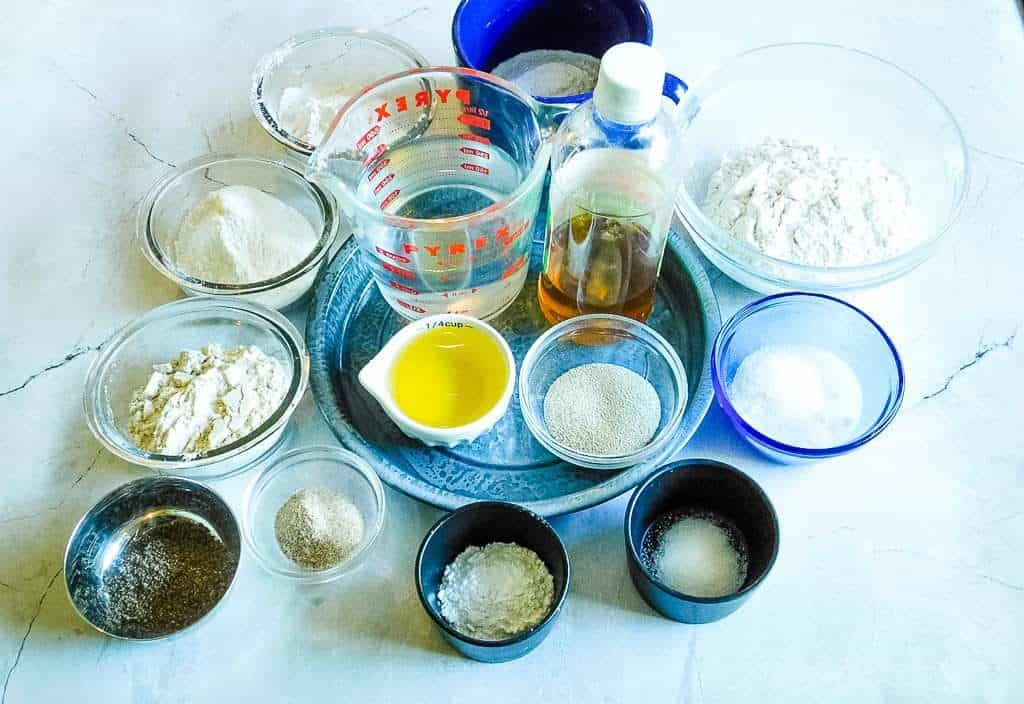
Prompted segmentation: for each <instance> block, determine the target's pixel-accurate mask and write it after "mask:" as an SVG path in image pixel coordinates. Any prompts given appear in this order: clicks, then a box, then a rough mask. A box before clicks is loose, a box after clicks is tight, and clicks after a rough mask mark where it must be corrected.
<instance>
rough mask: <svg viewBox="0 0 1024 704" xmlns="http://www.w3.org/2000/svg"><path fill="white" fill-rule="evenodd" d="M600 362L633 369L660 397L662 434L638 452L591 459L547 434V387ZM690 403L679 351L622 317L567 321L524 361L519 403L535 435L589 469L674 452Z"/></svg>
mask: <svg viewBox="0 0 1024 704" xmlns="http://www.w3.org/2000/svg"><path fill="white" fill-rule="evenodd" d="M597 362H600V363H606V364H617V365H619V366H621V367H625V368H626V369H630V370H632V371H634V372H636V373H637V374H639V375H640V376H642V377H644V378H645V379H646V380H647V381H649V382H650V383H651V385H652V386H653V387H654V388H655V390H656V391H657V392H658V398H659V399H660V400H661V420H660V421H659V423H658V429H657V431H655V433H654V437H652V438H651V440H650V441H649V442H648V443H647V444H646V445H644V446H643V447H642V448H640V449H639V450H637V451H636V452H633V453H630V454H628V455H607V456H598V455H587V454H583V453H580V452H577V451H576V450H573V449H572V448H570V447H567V446H565V445H563V444H561V443H560V442H558V441H557V440H555V438H554V437H552V435H551V433H549V432H548V428H547V423H546V422H545V421H544V397H545V395H546V394H547V391H548V388H549V387H550V386H551V384H552V383H553V382H554V381H555V380H556V379H557V378H558V377H560V376H561V375H562V374H564V373H565V372H567V371H569V370H570V369H572V368H574V367H578V366H580V365H581V364H591V363H597ZM686 399H687V384H686V370H685V369H684V368H683V363H682V362H681V361H680V360H679V355H678V354H677V353H676V351H675V350H674V349H672V346H671V345H670V344H669V343H668V341H667V340H666V339H665V338H664V337H662V336H661V335H659V334H658V333H656V332H655V331H654V330H652V329H651V328H649V327H648V326H647V325H644V324H643V323H640V322H638V321H636V320H633V319H631V318H626V317H623V316H621V315H608V314H593V315H580V316H577V317H575V318H570V319H568V320H565V321H562V322H561V323H559V324H558V325H555V326H554V327H552V328H551V329H549V330H548V331H547V332H545V333H544V334H543V335H541V336H540V337H538V338H537V340H536V341H535V342H534V343H533V345H532V346H531V347H530V349H529V351H527V353H526V356H525V357H524V358H523V363H522V367H521V370H520V372H519V403H520V406H521V408H522V411H523V418H524V419H525V420H526V425H527V427H528V428H529V429H530V432H531V433H533V436H534V437H535V438H537V441H538V442H539V443H540V444H541V445H543V446H544V447H546V448H547V449H548V451H550V452H551V453H552V454H554V455H556V456H558V457H560V458H562V459H563V460H565V461H566V462H570V463H572V464H575V465H578V466H580V467H588V468H590V469H605V470H611V469H622V468H623V467H630V466H632V465H636V464H640V463H642V462H648V461H654V460H655V459H658V458H661V456H662V455H663V454H665V453H667V452H668V451H671V450H672V449H673V448H672V447H671V445H670V440H671V439H672V437H673V436H674V435H675V433H676V431H677V430H678V429H679V424H680V422H681V421H682V418H683V412H684V411H685V410H686Z"/></svg>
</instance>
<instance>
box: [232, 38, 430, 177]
mask: <svg viewBox="0 0 1024 704" xmlns="http://www.w3.org/2000/svg"><path fill="white" fill-rule="evenodd" d="M426 66H429V64H428V63H427V60H426V59H425V58H424V57H423V56H422V55H420V53H419V52H417V51H416V50H415V49H413V48H412V47H411V46H409V45H408V44H406V43H404V42H402V41H399V40H398V39H395V38H394V37H392V36H389V35H387V34H383V33H380V32H373V31H370V30H367V29H359V28H355V27H328V28H325V29H318V30H315V31H312V32H306V33H303V34H297V35H295V36H294V37H291V38H289V39H287V40H286V41H285V42H283V43H282V44H281V45H280V46H278V47H276V48H275V49H273V50H272V51H271V52H270V53H268V54H267V55H266V56H264V57H263V58H262V59H260V61H259V63H258V64H257V65H256V69H255V70H254V71H253V76H252V86H251V88H250V90H249V103H250V105H251V106H252V111H253V113H255V115H256V119H257V120H259V123H260V125H262V126H263V129H265V130H266V131H267V134H269V135H270V136H271V137H273V138H274V139H275V140H277V141H278V142H280V143H281V144H283V145H284V146H285V147H287V148H288V149H289V152H290V154H291V155H293V156H295V157H297V158H300V159H302V160H303V161H305V159H306V158H307V157H308V156H309V155H310V154H312V153H313V150H314V149H316V148H317V146H318V145H319V144H320V142H321V140H322V139H323V136H324V135H325V134H326V133H327V131H328V129H329V128H330V126H331V123H332V122H333V121H334V117H335V116H336V115H337V113H338V111H339V110H340V109H341V107H342V106H343V105H344V104H345V103H346V102H348V100H349V98H352V97H355V96H356V95H357V94H358V93H359V92H360V91H361V90H362V89H363V88H364V87H366V86H368V85H370V84H372V83H376V82H377V81H379V80H380V79H381V78H384V77H385V76H390V75H391V74H394V73H402V72H403V71H408V70H410V69H414V68H424V67H426Z"/></svg>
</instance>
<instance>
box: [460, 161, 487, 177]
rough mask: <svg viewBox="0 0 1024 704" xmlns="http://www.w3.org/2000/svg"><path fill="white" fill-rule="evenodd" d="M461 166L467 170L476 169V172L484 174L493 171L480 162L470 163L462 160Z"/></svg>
mask: <svg viewBox="0 0 1024 704" xmlns="http://www.w3.org/2000/svg"><path fill="white" fill-rule="evenodd" d="M459 166H460V167H462V168H463V169H465V170H466V171H475V172H476V173H478V174H482V175H484V176H488V175H490V173H491V170H490V169H488V168H487V167H486V166H480V165H479V164H470V163H469V162H467V161H464V162H462V163H461V164H459Z"/></svg>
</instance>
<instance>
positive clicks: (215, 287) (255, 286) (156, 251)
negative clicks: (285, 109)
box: [135, 152, 340, 296]
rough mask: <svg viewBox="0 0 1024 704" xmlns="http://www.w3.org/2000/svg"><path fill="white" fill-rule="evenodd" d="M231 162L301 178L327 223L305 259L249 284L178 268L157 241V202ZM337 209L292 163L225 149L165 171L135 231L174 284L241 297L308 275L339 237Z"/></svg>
mask: <svg viewBox="0 0 1024 704" xmlns="http://www.w3.org/2000/svg"><path fill="white" fill-rule="evenodd" d="M227 162H249V163H251V164H254V165H258V166H259V168H268V169H270V170H277V169H280V170H283V171H285V172H287V173H288V174H289V175H290V176H292V177H294V178H295V179H297V180H298V181H300V182H301V183H302V184H303V186H304V187H305V188H306V189H307V190H308V191H309V194H310V196H311V197H312V198H313V200H314V201H315V202H316V203H317V205H318V206H319V207H320V212H321V213H323V216H324V226H323V228H322V229H321V231H320V233H319V239H318V240H317V244H316V246H315V247H314V248H313V250H312V251H311V252H310V253H309V254H308V255H307V256H306V257H305V258H304V259H303V260H302V261H301V262H299V263H298V264H296V265H295V266H294V267H292V268H291V269H289V270H287V271H285V272H282V273H281V274H278V275H277V276H274V277H272V278H269V279H264V280H263V281H253V282H251V283H247V284H226V283H217V282H213V281H205V280H203V279H200V278H197V277H195V276H192V275H190V274H188V273H186V272H184V271H182V270H181V269H178V268H177V267H176V266H175V265H174V262H173V260H172V258H171V257H169V256H167V254H166V253H165V252H164V250H163V248H162V247H161V246H160V244H159V243H158V242H157V239H156V237H155V236H154V235H153V231H152V227H151V220H152V215H153V208H154V207H156V204H157V202H158V201H159V200H160V198H161V197H162V196H163V195H164V193H165V192H166V191H167V190H168V189H169V188H171V187H172V186H173V185H175V184H176V183H177V182H178V181H179V180H180V179H182V178H185V177H186V176H189V175H190V174H192V173H193V172H195V171H198V170H200V169H207V168H210V167H211V166H216V165H218V164H224V163H227ZM337 211H338V209H337V207H336V206H335V203H334V198H333V197H332V196H331V195H329V194H328V193H327V192H326V191H324V190H323V189H321V188H320V187H319V186H317V185H316V184H314V183H311V182H310V181H308V180H307V179H306V177H305V175H303V173H302V172H300V171H298V170H297V169H295V168H293V167H291V166H289V165H288V164H286V163H284V162H281V161H277V160H274V159H269V158H267V157H263V156H258V155H256V154H241V153H234V152H221V153H213V154H204V155H203V156H199V157H196V158H195V159H191V160H189V161H186V162H185V163H183V164H179V165H177V166H175V167H174V168H173V169H171V170H170V171H168V172H167V173H166V174H164V175H163V176H162V177H161V178H160V179H159V180H158V181H157V182H156V183H155V184H153V187H152V188H150V190H149V192H148V193H147V194H146V196H145V197H144V198H143V199H142V203H141V204H140V205H139V210H138V214H137V218H136V226H135V230H136V236H137V237H138V239H139V242H140V245H141V247H142V252H143V254H145V255H146V259H148V260H149V262H150V264H152V265H153V267H154V268H155V269H156V270H157V271H159V272H160V273H161V274H163V275H164V276H165V277H167V278H168V279H169V280H170V281H172V282H173V283H175V284H177V285H178V286H181V287H183V288H186V289H190V290H196V291H200V292H201V293H203V294H206V295H211V296H216V295H232V296H238V295H245V294H252V293H262V292H265V291H272V290H274V289H277V288H279V287H281V286H284V285H285V284H289V283H291V282H292V281H295V280H297V279H299V278H301V277H303V276H305V275H306V274H308V273H309V272H310V271H311V270H313V269H314V268H316V267H317V266H319V265H320V264H321V263H322V262H323V260H324V258H325V257H326V256H327V254H328V252H330V249H331V246H332V245H333V244H334V241H335V240H336V239H337V237H338V228H339V223H340V220H339V218H338V212H337Z"/></svg>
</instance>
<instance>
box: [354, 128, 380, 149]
mask: <svg viewBox="0 0 1024 704" xmlns="http://www.w3.org/2000/svg"><path fill="white" fill-rule="evenodd" d="M379 134H380V125H374V126H373V127H371V128H370V129H368V130H366V133H365V134H363V136H362V137H360V138H359V141H357V142H356V149H362V148H363V147H365V146H366V145H367V144H369V143H370V142H371V141H372V140H373V139H374V138H375V137H376V136H377V135H379Z"/></svg>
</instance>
